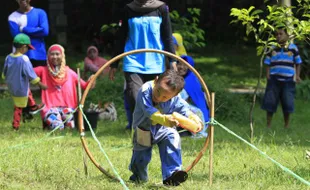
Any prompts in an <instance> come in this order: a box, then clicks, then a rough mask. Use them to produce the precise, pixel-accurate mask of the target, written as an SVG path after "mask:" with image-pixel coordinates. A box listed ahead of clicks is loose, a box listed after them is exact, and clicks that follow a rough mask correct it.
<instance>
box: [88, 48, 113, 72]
mask: <svg viewBox="0 0 310 190" xmlns="http://www.w3.org/2000/svg"><path fill="white" fill-rule="evenodd" d="M98 54H99V53H98V49H97V48H96V47H95V46H89V47H88V48H87V56H86V57H85V59H84V75H85V74H86V73H87V72H91V73H92V74H93V73H96V72H97V71H98V70H99V69H100V67H102V66H103V65H104V64H105V63H106V62H107V60H106V59H104V58H102V57H100V56H99V55H98ZM109 70H110V67H107V68H105V69H104V70H103V73H102V74H103V75H107V74H108V73H109Z"/></svg>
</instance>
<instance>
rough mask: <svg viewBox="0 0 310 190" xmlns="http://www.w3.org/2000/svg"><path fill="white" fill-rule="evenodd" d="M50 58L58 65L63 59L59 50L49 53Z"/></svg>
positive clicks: (52, 62)
mask: <svg viewBox="0 0 310 190" xmlns="http://www.w3.org/2000/svg"><path fill="white" fill-rule="evenodd" d="M48 60H49V61H50V62H51V64H53V65H54V66H58V65H60V64H61V61H62V55H61V53H60V52H59V51H51V52H49V54H48Z"/></svg>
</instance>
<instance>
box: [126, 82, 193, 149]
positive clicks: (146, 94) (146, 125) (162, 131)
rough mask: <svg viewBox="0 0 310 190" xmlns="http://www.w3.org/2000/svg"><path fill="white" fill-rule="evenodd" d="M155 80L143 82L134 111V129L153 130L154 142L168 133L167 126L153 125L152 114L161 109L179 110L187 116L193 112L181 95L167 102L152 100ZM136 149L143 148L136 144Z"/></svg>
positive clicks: (169, 111)
mask: <svg viewBox="0 0 310 190" xmlns="http://www.w3.org/2000/svg"><path fill="white" fill-rule="evenodd" d="M153 84H154V81H149V82H146V83H145V84H143V86H142V87H141V88H140V90H139V92H138V95H137V99H136V106H135V110H134V113H133V122H132V126H133V129H136V128H137V127H139V128H140V129H143V130H145V131H151V134H152V138H153V139H152V140H153V142H158V141H160V140H161V139H163V138H164V137H165V135H166V133H167V130H166V129H167V127H165V126H162V125H160V124H156V125H152V120H151V119H150V118H151V116H152V115H153V114H154V113H155V112H157V111H159V112H160V113H162V114H172V113H173V112H178V113H180V114H182V115H184V116H186V117H188V115H189V114H190V113H191V111H190V109H189V105H188V103H187V102H186V101H185V100H183V99H182V98H181V97H179V96H175V97H173V98H171V99H170V100H168V101H167V102H161V103H158V104H156V105H155V104H154V103H153V100H152V93H153ZM134 145H135V147H134V149H141V147H139V145H137V144H134Z"/></svg>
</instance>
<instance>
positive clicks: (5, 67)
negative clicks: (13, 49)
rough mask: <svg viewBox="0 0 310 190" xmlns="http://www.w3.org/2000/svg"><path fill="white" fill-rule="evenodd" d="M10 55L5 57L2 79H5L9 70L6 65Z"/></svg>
mask: <svg viewBox="0 0 310 190" xmlns="http://www.w3.org/2000/svg"><path fill="white" fill-rule="evenodd" d="M7 59H8V57H6V58H5V62H4V67H3V71H2V75H1V78H2V79H5V76H6V72H7V70H8V68H7V66H6V61H7Z"/></svg>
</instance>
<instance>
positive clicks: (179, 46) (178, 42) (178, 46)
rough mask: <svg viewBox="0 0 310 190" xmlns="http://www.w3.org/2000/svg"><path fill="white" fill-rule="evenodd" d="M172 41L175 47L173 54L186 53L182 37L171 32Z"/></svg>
mask: <svg viewBox="0 0 310 190" xmlns="http://www.w3.org/2000/svg"><path fill="white" fill-rule="evenodd" d="M172 36H173V43H174V48H175V54H176V55H178V56H181V55H187V53H186V49H185V47H184V45H183V37H182V35H181V34H179V33H173V34H172Z"/></svg>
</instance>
